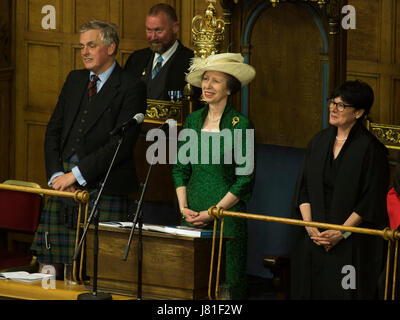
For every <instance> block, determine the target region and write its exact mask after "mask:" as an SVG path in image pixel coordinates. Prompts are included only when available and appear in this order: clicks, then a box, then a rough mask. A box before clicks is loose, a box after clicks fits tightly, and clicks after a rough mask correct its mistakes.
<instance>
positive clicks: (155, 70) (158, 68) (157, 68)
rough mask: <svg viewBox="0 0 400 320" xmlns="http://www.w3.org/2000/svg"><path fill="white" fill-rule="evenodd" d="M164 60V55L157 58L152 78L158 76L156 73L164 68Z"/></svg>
mask: <svg viewBox="0 0 400 320" xmlns="http://www.w3.org/2000/svg"><path fill="white" fill-rule="evenodd" d="M163 61H164V59H163V57H161V56H158V58H157V63H156V65H155V67H154V69H153V71H152V72H151V78H152V79H154V77H155V76H156V74H157V73H158V72H159V71H160V70H161V68H162V62H163Z"/></svg>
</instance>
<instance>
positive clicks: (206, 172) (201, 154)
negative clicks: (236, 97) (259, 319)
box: [172, 104, 255, 299]
mask: <svg viewBox="0 0 400 320" xmlns="http://www.w3.org/2000/svg"><path fill="white" fill-rule="evenodd" d="M207 114H208V106H205V107H204V108H202V109H200V110H198V111H195V112H193V113H191V114H190V115H189V116H188V117H187V119H186V121H185V123H184V126H183V129H192V130H187V131H188V132H189V131H191V132H190V134H188V136H190V138H189V137H188V138H186V140H183V141H180V143H179V147H178V157H177V163H176V165H175V166H174V168H173V172H172V174H173V178H174V182H175V187H176V188H178V187H180V186H186V192H187V199H188V206H189V208H190V209H192V210H195V211H203V210H208V208H209V207H211V206H213V205H216V204H217V203H218V202H219V201H220V200H221V199H222V198H223V197H224V196H225V195H226V194H227V192H228V191H229V192H231V193H232V194H234V195H235V196H237V197H238V198H239V199H240V201H239V202H238V203H237V204H236V205H235V206H233V207H232V208H229V210H230V211H236V212H246V202H248V201H249V200H250V198H251V194H252V189H253V185H254V177H255V173H254V159H255V156H254V130H253V126H252V124H251V122H250V121H249V120H248V119H247V118H246V117H245V116H243V115H242V114H241V113H239V112H238V111H236V110H234V109H233V108H231V107H230V106H229V104H228V105H227V106H226V107H225V109H224V112H223V114H222V117H221V120H220V132H213V133H205V132H202V130H201V128H202V126H203V123H204V120H205V119H206V117H207ZM246 129H249V130H246ZM181 134H182V131H181V132H180V137H181ZM246 134H247V137H246ZM235 135H236V136H237V137H239V138H238V139H235ZM218 136H219V138H220V139H217V138H218ZM229 136H230V137H231V138H230V137H229ZM206 140H207V141H209V143H208V146H207V144H205V143H204V142H205V141H206ZM218 140H219V141H218ZM240 140H241V143H240ZM250 141H251V143H247V142H250ZM196 144H197V146H196ZM218 150H219V151H220V152H219V154H218V152H217V151H218ZM207 151H208V153H207ZM235 153H237V155H235ZM182 155H185V156H186V157H187V158H185V156H182ZM196 155H197V159H196ZM226 155H228V157H226ZM229 155H230V157H229ZM246 155H247V156H248V157H246ZM240 156H242V157H240ZM230 159H231V161H230ZM244 159H246V160H244ZM207 160H208V161H207ZM187 162H188V163H187ZM238 170H239V171H238ZM240 170H242V171H241V172H240ZM183 224H186V221H183ZM186 225H187V224H186ZM212 227H213V223H210V224H209V225H208V226H207V228H212ZM224 235H226V236H229V237H233V240H231V241H228V242H227V247H226V272H225V282H226V283H227V284H229V285H230V286H231V288H232V297H233V299H243V298H244V297H245V296H246V255H247V221H246V219H240V218H232V217H225V219H224Z"/></svg>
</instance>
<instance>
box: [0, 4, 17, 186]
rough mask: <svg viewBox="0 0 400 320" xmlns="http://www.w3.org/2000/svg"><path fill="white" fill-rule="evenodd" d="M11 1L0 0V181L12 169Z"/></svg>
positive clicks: (6, 176)
mask: <svg viewBox="0 0 400 320" xmlns="http://www.w3.org/2000/svg"><path fill="white" fill-rule="evenodd" d="M11 8H12V1H11V0H3V1H0V159H1V161H0V182H2V181H4V180H6V179H9V177H10V175H11V174H12V173H13V171H14V164H13V163H12V161H13V160H14V152H13V148H12V147H13V141H14V137H13V136H14V123H13V120H14V111H13V107H12V83H13V72H14V70H13V68H12V64H13V58H12V56H11V46H12V43H11V41H12V36H11V35H12V13H11Z"/></svg>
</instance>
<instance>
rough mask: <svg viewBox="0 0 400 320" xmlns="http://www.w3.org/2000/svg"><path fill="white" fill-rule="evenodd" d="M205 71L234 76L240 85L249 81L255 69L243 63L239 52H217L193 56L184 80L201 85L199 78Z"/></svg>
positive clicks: (197, 85) (253, 75)
mask: <svg viewBox="0 0 400 320" xmlns="http://www.w3.org/2000/svg"><path fill="white" fill-rule="evenodd" d="M206 71H220V72H224V73H227V74H230V75H231V76H233V77H235V78H236V79H237V80H239V82H240V83H241V84H242V87H243V86H245V85H247V84H248V83H250V81H251V80H253V79H254V77H255V75H256V70H255V69H254V68H253V67H252V66H250V65H248V64H247V63H244V59H243V56H242V55H241V54H240V53H218V54H213V55H210V56H208V57H207V58H197V57H196V58H193V59H192V61H191V64H190V67H189V73H188V74H187V75H186V81H187V82H188V83H190V84H191V85H193V86H195V87H201V80H202V78H203V74H204V72H206Z"/></svg>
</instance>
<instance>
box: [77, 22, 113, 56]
mask: <svg viewBox="0 0 400 320" xmlns="http://www.w3.org/2000/svg"><path fill="white" fill-rule="evenodd" d="M89 30H100V34H99V36H100V40H101V41H102V42H103V43H104V45H105V46H107V47H109V46H110V45H111V44H112V43H113V42H114V43H115V50H114V53H113V55H114V56H115V55H116V54H117V51H118V45H119V38H118V29H117V26H116V25H115V24H113V23H111V22H108V21H100V20H92V21H90V22H88V23H85V24H83V25H82V26H81V27H80V28H79V33H83V32H86V31H89Z"/></svg>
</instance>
